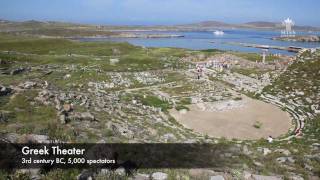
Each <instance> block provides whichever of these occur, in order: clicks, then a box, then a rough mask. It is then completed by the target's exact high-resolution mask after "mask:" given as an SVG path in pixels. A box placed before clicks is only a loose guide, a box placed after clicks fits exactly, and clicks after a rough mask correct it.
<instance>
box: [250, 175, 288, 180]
mask: <svg viewBox="0 0 320 180" xmlns="http://www.w3.org/2000/svg"><path fill="white" fill-rule="evenodd" d="M252 178H253V179H254V180H282V178H280V177H277V176H261V175H255V174H253V175H252Z"/></svg>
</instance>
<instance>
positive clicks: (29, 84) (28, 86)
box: [19, 81, 37, 89]
mask: <svg viewBox="0 0 320 180" xmlns="http://www.w3.org/2000/svg"><path fill="white" fill-rule="evenodd" d="M36 85H37V83H36V82H32V81H26V82H24V83H21V84H19V87H20V88H23V89H31V88H33V87H35V86H36Z"/></svg>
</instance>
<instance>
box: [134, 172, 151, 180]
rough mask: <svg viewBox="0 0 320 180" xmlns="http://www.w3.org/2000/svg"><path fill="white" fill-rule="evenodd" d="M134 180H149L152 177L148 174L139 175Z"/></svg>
mask: <svg viewBox="0 0 320 180" xmlns="http://www.w3.org/2000/svg"><path fill="white" fill-rule="evenodd" d="M133 179H134V180H149V179H150V177H149V175H148V174H141V173H137V175H135V176H134V178H133Z"/></svg>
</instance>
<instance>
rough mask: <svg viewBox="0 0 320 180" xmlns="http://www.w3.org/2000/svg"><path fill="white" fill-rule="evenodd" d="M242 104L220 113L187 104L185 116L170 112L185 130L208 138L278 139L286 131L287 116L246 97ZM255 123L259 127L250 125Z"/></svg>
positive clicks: (271, 106)
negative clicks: (190, 130)
mask: <svg viewBox="0 0 320 180" xmlns="http://www.w3.org/2000/svg"><path fill="white" fill-rule="evenodd" d="M243 101H244V105H243V106H242V107H235V108H233V109H229V110H224V111H207V110H202V109H201V108H199V106H197V105H191V106H189V108H190V111H188V112H187V113H185V114H182V113H180V112H178V111H176V110H171V111H170V113H171V115H172V116H173V117H174V118H175V119H176V120H177V121H178V122H179V123H181V124H183V125H184V126H186V127H187V128H190V129H193V130H194V131H196V132H200V133H202V134H208V135H210V136H212V137H225V138H227V139H232V138H236V139H248V140H253V139H260V138H266V137H268V136H269V135H272V136H273V137H278V136H280V135H282V134H285V133H287V132H288V130H289V129H290V127H291V118H290V116H289V114H288V113H286V112H284V111H282V110H281V109H279V108H278V107H276V106H274V105H272V104H268V103H265V102H262V101H258V100H253V99H251V98H248V97H243ZM257 121H259V122H261V124H262V125H261V127H260V128H256V127H254V126H253V125H254V124H255V123H256V122H257Z"/></svg>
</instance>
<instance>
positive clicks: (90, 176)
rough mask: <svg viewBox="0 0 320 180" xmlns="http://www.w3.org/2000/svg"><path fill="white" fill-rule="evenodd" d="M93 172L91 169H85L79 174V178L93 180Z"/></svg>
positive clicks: (79, 179) (78, 179)
mask: <svg viewBox="0 0 320 180" xmlns="http://www.w3.org/2000/svg"><path fill="white" fill-rule="evenodd" d="M93 179H94V178H93V173H92V172H91V171H87V170H84V171H83V172H82V173H81V174H79V175H78V176H77V180H93Z"/></svg>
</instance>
